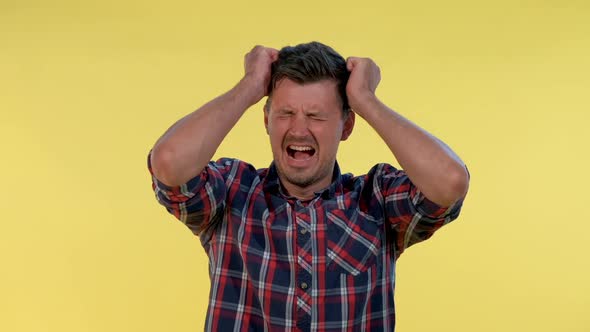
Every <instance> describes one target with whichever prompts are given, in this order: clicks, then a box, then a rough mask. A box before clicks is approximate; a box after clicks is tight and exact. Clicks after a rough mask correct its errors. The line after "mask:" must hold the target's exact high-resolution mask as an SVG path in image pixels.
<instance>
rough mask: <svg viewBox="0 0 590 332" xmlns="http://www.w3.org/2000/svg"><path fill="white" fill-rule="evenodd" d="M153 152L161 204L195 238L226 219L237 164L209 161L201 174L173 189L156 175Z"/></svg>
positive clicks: (149, 165)
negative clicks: (231, 175)
mask: <svg viewBox="0 0 590 332" xmlns="http://www.w3.org/2000/svg"><path fill="white" fill-rule="evenodd" d="M151 153H152V152H151V151H150V153H149V154H148V160H147V162H148V170H149V172H150V174H151V177H152V189H153V190H154V192H155V194H156V199H157V200H158V202H159V203H160V204H161V205H163V206H164V207H165V208H166V210H168V212H169V213H170V214H172V215H174V217H176V218H177V219H178V220H180V221H182V222H183V223H184V224H186V225H187V226H188V228H189V229H190V230H191V231H192V232H193V233H194V234H195V235H199V234H200V233H201V232H203V231H204V230H206V229H209V228H211V227H213V226H215V225H216V224H217V223H218V222H219V220H221V219H222V217H223V211H224V208H225V200H226V196H227V189H226V188H227V187H228V186H227V185H226V183H231V181H232V180H231V179H230V178H229V176H230V174H231V170H232V168H233V167H236V166H237V164H238V163H237V161H236V160H234V159H229V158H223V159H219V160H218V161H217V162H209V163H208V164H207V166H206V167H205V168H204V169H203V171H202V172H201V173H200V174H199V175H197V176H195V177H194V178H192V179H190V180H189V181H188V182H186V183H184V184H182V185H179V186H175V187H170V186H167V185H166V184H164V183H162V182H160V181H159V180H158V179H156V177H155V176H154V173H153V170H152V165H151V158H150V157H151Z"/></svg>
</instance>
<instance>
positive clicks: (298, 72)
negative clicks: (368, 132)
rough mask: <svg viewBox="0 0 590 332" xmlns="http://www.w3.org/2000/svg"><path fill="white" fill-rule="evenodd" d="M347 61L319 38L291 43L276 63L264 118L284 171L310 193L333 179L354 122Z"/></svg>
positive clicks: (296, 190) (292, 188)
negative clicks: (339, 157)
mask: <svg viewBox="0 0 590 332" xmlns="http://www.w3.org/2000/svg"><path fill="white" fill-rule="evenodd" d="M348 77H349V72H348V70H347V69H346V61H345V60H344V58H343V57H342V56H340V55H339V54H338V53H336V52H335V51H334V50H333V49H331V48H330V47H328V46H325V45H323V44H320V43H318V42H312V43H309V44H301V45H297V46H294V47H285V48H283V49H281V50H280V51H279V56H278V60H277V61H276V62H275V63H273V66H272V72H271V82H270V86H269V98H268V100H267V103H266V105H265V112H264V121H265V126H266V130H267V132H268V134H269V137H270V143H271V148H272V152H273V158H274V162H275V165H276V167H277V170H278V173H279V177H280V179H281V182H282V183H283V185H284V186H285V188H286V189H287V190H288V191H289V193H290V194H291V195H294V196H297V197H299V198H304V197H303V196H306V197H305V198H308V197H309V194H313V192H314V191H318V190H320V189H323V188H325V187H327V186H328V185H329V184H330V182H331V180H332V172H333V169H334V163H335V160H336V153H337V151H338V145H339V143H340V141H341V140H345V139H347V138H348V136H349V135H350V133H351V132H352V128H353V126H354V113H353V112H350V110H349V106H348V100H347V97H346V83H347V82H348Z"/></svg>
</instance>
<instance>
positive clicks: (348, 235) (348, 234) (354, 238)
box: [326, 210, 381, 276]
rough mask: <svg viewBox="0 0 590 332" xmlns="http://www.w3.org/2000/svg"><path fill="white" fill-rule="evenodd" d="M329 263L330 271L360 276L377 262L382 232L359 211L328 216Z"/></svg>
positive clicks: (339, 212) (341, 211)
mask: <svg viewBox="0 0 590 332" xmlns="http://www.w3.org/2000/svg"><path fill="white" fill-rule="evenodd" d="M327 218H328V234H327V236H326V238H327V249H326V261H327V269H328V271H334V272H340V273H347V274H350V275H353V276H357V275H359V274H361V273H364V272H367V270H368V269H369V268H371V267H372V266H374V265H375V264H376V263H377V262H378V259H377V258H378V255H379V252H380V249H381V230H380V227H379V225H377V223H375V222H374V221H371V220H368V218H366V217H365V216H363V215H362V214H360V213H359V212H358V210H352V211H350V210H333V211H331V212H328V213H327Z"/></svg>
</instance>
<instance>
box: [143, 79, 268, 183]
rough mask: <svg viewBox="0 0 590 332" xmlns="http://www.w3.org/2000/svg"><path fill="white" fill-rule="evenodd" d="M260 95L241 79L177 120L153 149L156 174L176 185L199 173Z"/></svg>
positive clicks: (152, 158)
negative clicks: (219, 94) (229, 88)
mask: <svg viewBox="0 0 590 332" xmlns="http://www.w3.org/2000/svg"><path fill="white" fill-rule="evenodd" d="M258 99H259V98H258V97H257V96H255V92H254V91H252V89H251V88H250V85H248V84H247V83H246V82H245V80H242V81H240V82H239V83H238V84H237V85H236V86H235V87H234V88H232V89H231V90H230V91H228V92H226V93H225V94H223V95H221V96H219V97H217V98H215V99H213V100H212V101H210V102H208V103H207V104H205V105H203V106H202V107H201V108H199V109H198V110H196V111H194V112H193V113H191V114H188V115H187V116H185V117H184V118H182V119H180V120H179V121H177V122H176V123H175V124H174V125H172V127H170V128H169V129H168V130H167V131H166V132H165V133H164V135H162V137H160V139H159V140H158V141H157V142H156V144H155V145H154V148H153V150H152V156H151V163H152V169H153V172H154V175H155V176H156V178H157V179H158V180H160V181H161V182H163V183H165V184H167V185H169V186H177V185H180V184H183V183H186V182H187V181H188V180H190V179H191V178H193V177H195V176H196V175H197V174H199V173H200V172H201V171H202V170H203V169H204V167H205V166H206V165H207V163H208V162H209V161H210V160H211V158H212V157H213V155H214V154H215V151H216V150H217V148H218V147H219V145H220V144H221V142H222V141H223V139H224V138H225V136H226V135H227V134H228V133H229V131H230V130H231V128H233V126H234V125H235V124H236V122H237V121H238V120H239V119H240V117H241V116H242V114H243V113H244V112H245V110H246V109H248V108H249V107H250V106H252V105H253V104H254V103H256V101H257V100H258Z"/></svg>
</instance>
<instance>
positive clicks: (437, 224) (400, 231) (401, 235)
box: [376, 164, 464, 256]
mask: <svg viewBox="0 0 590 332" xmlns="http://www.w3.org/2000/svg"><path fill="white" fill-rule="evenodd" d="M376 179H377V183H378V185H379V187H380V188H379V192H380V195H381V198H382V200H383V204H384V210H385V216H386V218H385V219H386V220H387V222H388V224H389V225H390V227H391V229H392V230H393V231H394V232H393V233H394V234H395V236H394V238H395V246H396V253H397V256H399V255H400V254H401V253H402V252H403V251H404V250H405V249H406V248H408V247H410V246H411V245H414V244H416V243H418V242H421V241H424V240H426V239H428V238H430V237H431V236H432V235H433V234H434V232H436V231H437V230H438V229H440V228H441V227H442V226H444V225H446V224H448V223H450V222H451V221H453V220H455V219H457V217H458V216H459V213H460V211H461V207H462V205H463V199H464V198H461V199H460V200H458V201H457V202H455V203H454V204H453V205H451V206H449V207H443V206H440V205H438V204H436V203H434V202H432V201H431V200H429V199H428V198H427V197H426V196H424V194H423V193H422V192H420V190H419V189H418V188H417V187H416V186H415V185H414V184H413V183H412V181H410V178H409V177H408V175H407V174H406V172H404V171H403V170H398V169H396V168H395V167H393V166H391V165H388V164H379V165H377V176H376Z"/></svg>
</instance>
